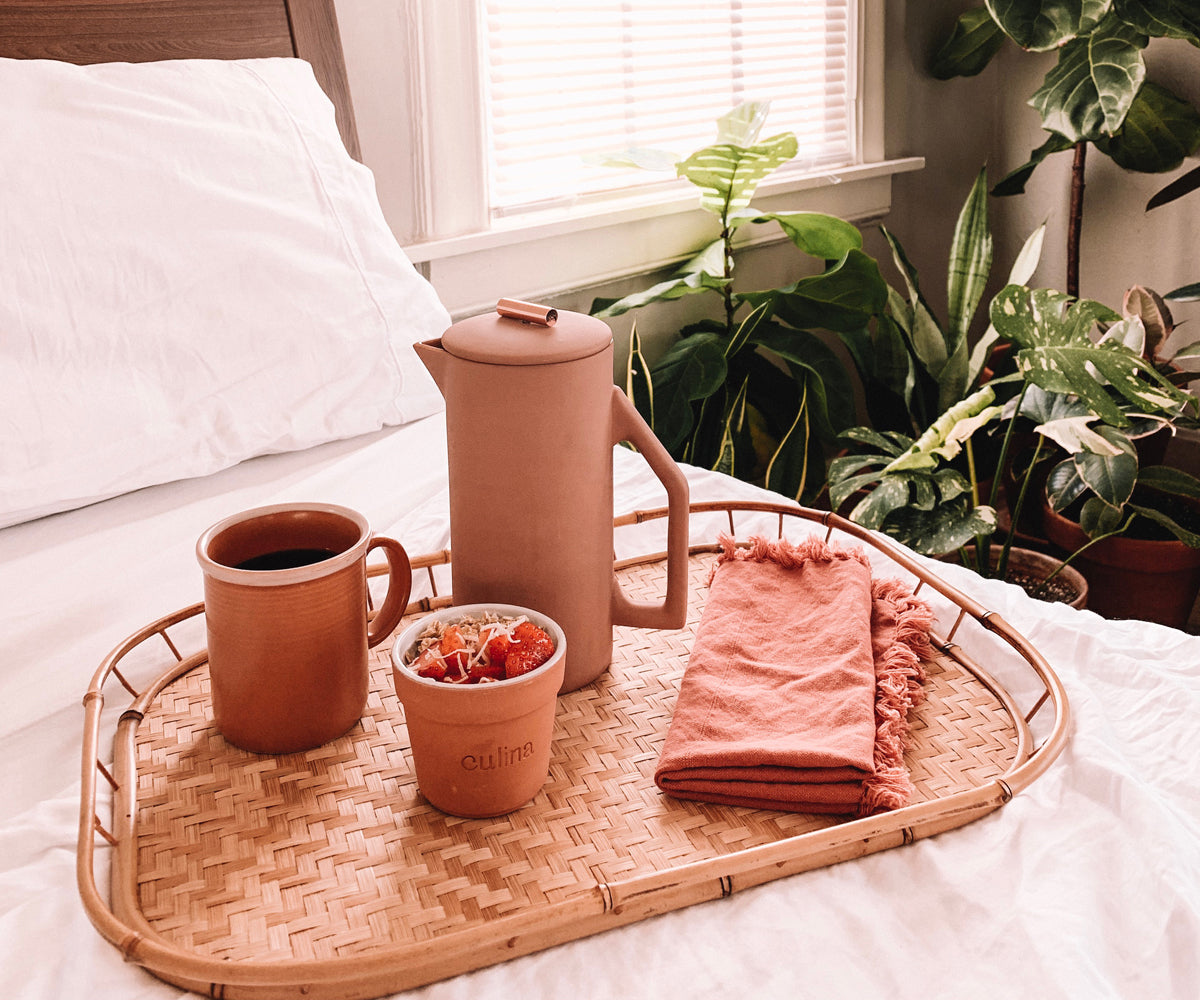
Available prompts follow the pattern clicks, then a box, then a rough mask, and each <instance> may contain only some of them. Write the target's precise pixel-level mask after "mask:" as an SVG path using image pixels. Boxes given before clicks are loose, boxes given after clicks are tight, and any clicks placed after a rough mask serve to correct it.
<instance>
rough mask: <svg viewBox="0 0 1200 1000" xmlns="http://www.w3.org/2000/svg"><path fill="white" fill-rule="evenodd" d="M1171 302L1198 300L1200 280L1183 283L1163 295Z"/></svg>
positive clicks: (1199, 297)
mask: <svg viewBox="0 0 1200 1000" xmlns="http://www.w3.org/2000/svg"><path fill="white" fill-rule="evenodd" d="M1163 298H1164V299H1169V300H1170V301H1171V302H1196V301H1198V300H1200V281H1197V282H1195V283H1194V284H1191V285H1183V286H1181V287H1180V288H1176V289H1174V290H1173V291H1170V292H1167V294H1166V295H1164V296H1163Z"/></svg>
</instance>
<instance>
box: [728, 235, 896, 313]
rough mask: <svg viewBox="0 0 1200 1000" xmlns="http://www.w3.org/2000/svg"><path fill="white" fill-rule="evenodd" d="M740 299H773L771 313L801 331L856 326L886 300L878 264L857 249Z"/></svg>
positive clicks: (752, 301) (756, 300) (877, 311)
mask: <svg viewBox="0 0 1200 1000" xmlns="http://www.w3.org/2000/svg"><path fill="white" fill-rule="evenodd" d="M741 298H742V299H743V300H744V301H746V302H750V303H751V304H754V305H757V304H758V303H760V302H762V301H764V300H766V299H771V298H774V299H775V315H776V316H777V317H779V318H780V319H782V320H783V321H784V322H786V323H788V324H790V325H791V326H794V327H797V328H799V329H802V330H811V329H824V330H832V331H845V330H857V329H860V328H861V327H862V326H863V324H865V323H866V322H867V321H868V320H869V319H870V318H871V317H872V316H874V315H876V314H877V313H879V312H882V311H883V308H884V306H885V305H886V303H887V283H886V282H885V281H884V280H883V277H882V275H880V273H879V265H878V264H876V263H875V261H874V259H872V258H871V257H869V256H868V255H867V254H865V253H863V252H862V251H861V250H851V251H849V252H848V253H847V254H846V255H845V257H843V258H842V259H841V260H839V261H838V263H837V264H836V265H834V266H833V267H831V268H829V269H828V270H826V271H823V272H822V273H820V274H814V275H811V276H810V277H807V278H801V279H800V280H799V281H797V282H795V283H794V284H792V285H788V286H787V287H785V288H779V289H775V290H773V291H769V292H751V293H748V294H745V295H742V296H741Z"/></svg>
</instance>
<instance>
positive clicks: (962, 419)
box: [885, 385, 1001, 472]
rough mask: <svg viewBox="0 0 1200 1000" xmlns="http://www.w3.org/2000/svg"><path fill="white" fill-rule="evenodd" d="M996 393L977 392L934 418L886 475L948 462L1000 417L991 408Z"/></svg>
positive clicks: (987, 389)
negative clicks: (977, 433)
mask: <svg viewBox="0 0 1200 1000" xmlns="http://www.w3.org/2000/svg"><path fill="white" fill-rule="evenodd" d="M995 399H996V393H995V390H993V389H992V387H991V386H990V385H985V386H983V387H982V388H980V389H976V390H975V392H973V393H971V395H970V396H968V397H967V398H966V399H962V400H959V401H958V402H957V403H955V404H954V405H953V406H951V407H949V408H948V409H947V410H946V411H945V412H944V413H943V414H942V415H941V416H940V417H938V418H937V420H935V421H934V422H933V423H932V424H931V425H930V426H929V428H928V429H927V430H926V431H925V433H923V434H922V435H921V436H920V437H919V438H917V440H916V441H914V442H913V445H912V447H911V448H909V449H908V451H906V452H904V454H902V455H900V456H899V457H898V458H896V459H894V460H893V461H892V462H891V464H889V465H888V467H887V469H886V470H885V471H887V472H898V471H901V470H904V469H918V468H929V467H932V466H933V465H935V464H937V459H939V458H942V459H951V458H953V457H954V456H955V455H957V454H958V453H959V451H960V450H961V449H962V444H963V442H964V441H966V440H968V439H969V438H970V437H971V435H972V434H974V433H975V431H976V430H978V429H979V428H980V427H982V426H984V425H985V424H987V423H988V422H989V421H991V420H992V419H994V418H995V417H997V416H999V415H1000V409H1001V408H1000V407H999V406H993V405H992V403H993V402H994V401H995Z"/></svg>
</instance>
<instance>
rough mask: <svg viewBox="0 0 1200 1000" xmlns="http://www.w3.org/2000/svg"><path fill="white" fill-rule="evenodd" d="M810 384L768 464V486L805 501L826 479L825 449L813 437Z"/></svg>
mask: <svg viewBox="0 0 1200 1000" xmlns="http://www.w3.org/2000/svg"><path fill="white" fill-rule="evenodd" d="M808 390H809V386H808V384H807V383H806V384H805V385H804V387H803V388H802V389H801V392H800V408H799V409H798V410H797V411H796V419H795V420H793V421H792V425H791V427H789V428H788V429H787V432H786V433H785V434H784V435H783V439H782V440H781V441H780V442H779V447H778V448H776V449H775V453H774V454H773V455H772V456H771V460H770V461H769V462H768V463H767V472H766V477H765V482H766V487H767V489H769V490H774V491H775V492H776V493H782V494H783V495H784V496H788V497H791V498H792V499H793V500H796V501H801V500H803V499H805V498H807V497H808V496H809V495H811V494H812V493H813V492H814V489H813V488H814V485H815V486H816V487H817V489H819V488H820V486H819V482H820V479H821V478H822V471H823V470H822V469H821V466H822V465H823V462H822V461H821V452H820V449H819V448H818V447H816V443H815V441H814V439H813V433H812V423H811V420H810V412H809V405H808V404H809V393H808Z"/></svg>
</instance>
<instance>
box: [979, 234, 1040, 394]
mask: <svg viewBox="0 0 1200 1000" xmlns="http://www.w3.org/2000/svg"><path fill="white" fill-rule="evenodd" d="M1045 237H1046V223H1044V222H1043V223H1042V224H1041V225H1040V226H1038V227H1037V229H1035V230H1034V231H1033V232H1032V233H1030V234H1029V235H1028V236H1027V237H1026V238H1025V242H1024V243H1023V244H1021V249H1020V251H1018V253H1017V256H1016V259H1015V260H1014V261H1013V265H1012V269H1011V270H1010V271H1009V272H1008V281H1007V284H1009V285H1024V284H1027V283H1028V282H1029V279H1030V278H1032V277H1033V273H1034V271H1036V270H1037V266H1038V262H1039V261H1040V260H1041V259H1042V244H1043V242H1044V241H1045ZM999 339H1000V334H999V333H997V332H996V328H995V327H994V326H993V325H992V324H991V322H990V320H989V322H988V328H987V329H986V330H985V331H984V332H983V336H982V337H980V338H979V340H978V341H977V342H976V344H975V347H974V348H973V349H972V351H971V354H970V358H969V360H968V362H967V385H975V384H976V383H977V382H978V381H979V375H980V373H981V372H982V371H983V369H984V367H986V365H987V363H988V361H989V360H990V358H991V353H992V347H993V346H994V345H995V344H996V343H997V341H999Z"/></svg>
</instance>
